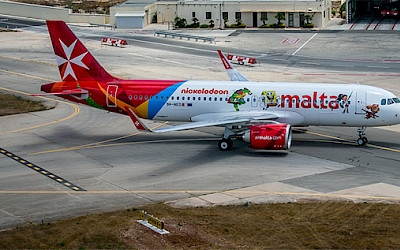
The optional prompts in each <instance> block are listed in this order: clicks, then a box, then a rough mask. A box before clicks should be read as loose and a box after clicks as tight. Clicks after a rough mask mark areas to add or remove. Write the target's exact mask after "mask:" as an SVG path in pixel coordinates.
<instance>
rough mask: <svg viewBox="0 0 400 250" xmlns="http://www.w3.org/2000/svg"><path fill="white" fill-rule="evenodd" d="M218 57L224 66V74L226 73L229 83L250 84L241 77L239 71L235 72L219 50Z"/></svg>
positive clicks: (245, 78)
mask: <svg viewBox="0 0 400 250" xmlns="http://www.w3.org/2000/svg"><path fill="white" fill-rule="evenodd" d="M217 51H218V54H219V57H220V58H221V61H222V63H223V64H224V67H225V69H226V72H227V73H228V76H229V79H231V81H240V82H250V80H249V79H248V78H247V77H245V76H244V75H242V74H241V73H240V72H239V71H237V70H236V69H235V68H233V66H232V64H231V63H230V62H229V61H228V59H227V58H226V56H225V55H224V53H222V51H221V50H217Z"/></svg>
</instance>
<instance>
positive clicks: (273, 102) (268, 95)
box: [261, 91, 279, 108]
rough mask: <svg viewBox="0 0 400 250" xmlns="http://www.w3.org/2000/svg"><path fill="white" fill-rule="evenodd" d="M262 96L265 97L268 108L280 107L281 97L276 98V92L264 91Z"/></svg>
mask: <svg viewBox="0 0 400 250" xmlns="http://www.w3.org/2000/svg"><path fill="white" fill-rule="evenodd" d="M261 95H262V96H265V106H266V107H267V108H268V107H271V106H279V97H278V96H276V92H275V91H263V92H262V93H261Z"/></svg>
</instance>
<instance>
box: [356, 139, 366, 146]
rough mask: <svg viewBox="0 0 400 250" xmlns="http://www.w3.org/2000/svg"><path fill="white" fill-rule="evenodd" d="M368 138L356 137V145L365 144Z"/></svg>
mask: <svg viewBox="0 0 400 250" xmlns="http://www.w3.org/2000/svg"><path fill="white" fill-rule="evenodd" d="M367 142H368V139H367V138H366V137H360V138H358V139H357V144H358V146H363V145H365V144H367Z"/></svg>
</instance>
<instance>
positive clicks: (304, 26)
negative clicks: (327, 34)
mask: <svg viewBox="0 0 400 250" xmlns="http://www.w3.org/2000/svg"><path fill="white" fill-rule="evenodd" d="M303 28H314V24H313V23H308V24H304V25H303Z"/></svg>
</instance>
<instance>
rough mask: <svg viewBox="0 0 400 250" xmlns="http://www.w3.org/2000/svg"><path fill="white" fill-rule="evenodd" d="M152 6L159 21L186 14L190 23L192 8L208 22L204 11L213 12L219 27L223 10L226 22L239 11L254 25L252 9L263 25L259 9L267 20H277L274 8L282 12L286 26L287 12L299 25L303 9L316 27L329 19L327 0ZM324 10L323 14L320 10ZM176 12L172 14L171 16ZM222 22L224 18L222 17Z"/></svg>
mask: <svg viewBox="0 0 400 250" xmlns="http://www.w3.org/2000/svg"><path fill="white" fill-rule="evenodd" d="M155 5H156V6H155V7H152V9H153V8H154V9H156V10H157V17H158V22H167V21H173V19H174V18H175V16H179V17H181V18H185V19H186V20H187V22H188V24H189V23H192V12H195V13H196V18H198V19H199V22H200V24H208V23H209V19H206V16H205V13H206V12H211V13H212V18H211V19H212V20H214V24H215V27H219V23H220V20H221V16H222V14H220V13H222V12H228V15H229V16H228V19H229V21H228V23H227V24H228V25H230V24H234V23H235V22H236V19H235V12H241V13H242V14H241V15H242V18H241V19H242V22H243V23H245V24H246V25H247V27H253V12H257V13H258V14H257V24H258V26H261V25H262V21H261V20H260V18H261V13H260V12H267V13H268V14H267V15H268V20H267V21H266V23H267V24H270V23H277V20H276V19H275V17H274V16H275V15H276V13H277V12H284V13H285V17H286V20H282V23H284V24H285V25H286V26H288V21H289V20H288V12H293V14H294V27H299V25H300V21H299V19H300V17H299V13H300V12H303V13H304V15H311V16H313V20H312V23H314V25H315V27H323V26H325V25H326V24H327V23H328V22H329V20H330V8H331V7H330V6H331V2H330V0H321V1H301V0H300V1H242V2H239V1H181V2H165V1H161V2H156V3H155ZM324 10H325V18H324V17H323V11H324ZM169 12H170V13H171V14H169V15H172V16H173V17H172V20H167V19H168V18H166V16H167V15H166V13H169ZM174 14H175V16H174ZM221 24H222V25H223V20H221Z"/></svg>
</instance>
